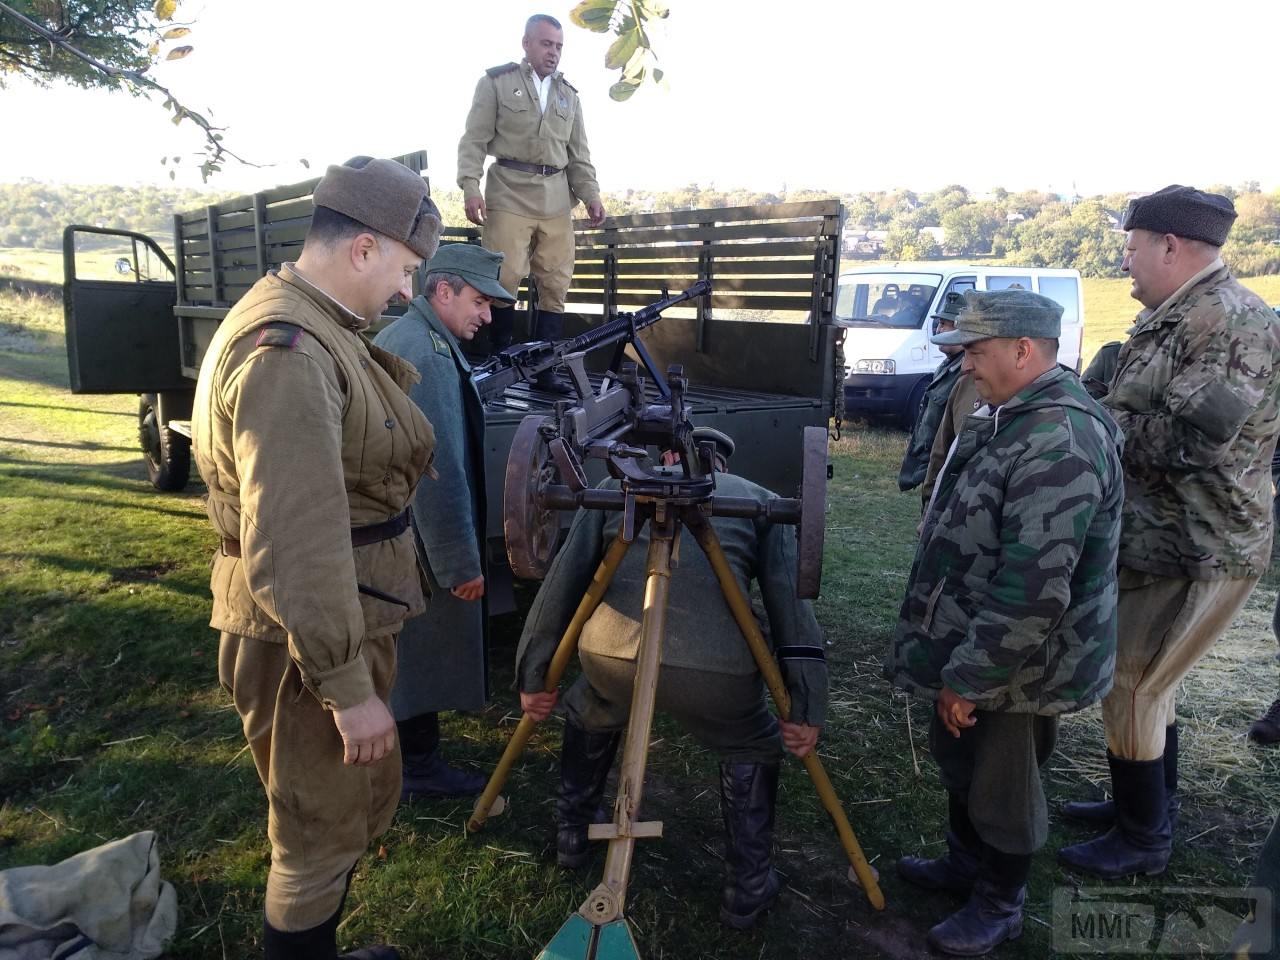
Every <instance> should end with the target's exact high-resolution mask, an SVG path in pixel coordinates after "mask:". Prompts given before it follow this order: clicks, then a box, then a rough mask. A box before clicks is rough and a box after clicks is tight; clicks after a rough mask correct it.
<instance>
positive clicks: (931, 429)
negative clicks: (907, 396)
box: [898, 293, 964, 503]
mask: <svg viewBox="0 0 1280 960" xmlns="http://www.w3.org/2000/svg"><path fill="white" fill-rule="evenodd" d="M963 305H964V297H962V296H961V295H960V294H958V293H948V294H947V296H946V299H945V300H944V301H943V303H942V306H940V307H939V308H938V312H937V313H935V314H934V315H933V321H934V325H933V332H934V333H946V332H947V331H949V330H954V329H955V328H956V317H958V316H959V315H960V310H961V308H962V306H963ZM939 349H941V350H942V352H943V354H945V357H944V359H943V361H942V362H941V363H940V364H938V369H936V370H934V371H933V377H932V379H930V381H929V386H928V387H926V388H925V391H924V400H923V402H922V403H921V404H920V411H919V414H920V415H919V416H918V417H916V422H915V425H914V426H913V427H912V428H911V438H910V439H909V440H908V441H907V453H906V455H905V456H904V457H903V458H902V469H901V470H900V471H899V472H898V489H899V490H901V491H902V492H903V493H906V492H907V491H908V490H914V489H915V488H916V487H918V486H920V484H921V483H923V482H924V478H925V472H926V471H927V470H928V467H929V450H930V449H931V448H932V447H933V438H934V436H935V435H936V434H937V432H938V426H939V424H941V423H942V419H943V415H944V414H945V413H946V412H947V400H949V399H950V398H951V388H952V387H954V386H955V385H956V381H957V380H959V379H960V364H961V363H962V362H963V360H964V348H963V347H959V346H955V345H948V346H943V347H940V348H939ZM924 500H925V502H926V503H927V502H928V500H929V497H928V494H925V497H924Z"/></svg>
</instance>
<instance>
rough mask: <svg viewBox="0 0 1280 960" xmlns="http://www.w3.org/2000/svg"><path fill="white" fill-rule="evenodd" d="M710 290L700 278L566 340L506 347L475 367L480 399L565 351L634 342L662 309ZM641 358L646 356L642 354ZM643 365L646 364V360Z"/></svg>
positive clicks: (544, 366) (494, 396)
mask: <svg viewBox="0 0 1280 960" xmlns="http://www.w3.org/2000/svg"><path fill="white" fill-rule="evenodd" d="M710 292H711V283H710V282H709V281H707V280H699V281H698V282H697V283H695V284H694V285H693V286H691V287H690V288H689V289H688V290H685V291H684V292H683V293H677V294H675V295H674V296H670V297H664V298H663V299H661V300H658V301H656V302H654V303H651V304H649V305H647V306H645V307H641V308H640V309H639V310H637V311H636V312H635V313H623V314H619V315H618V316H617V317H615V318H614V319H613V320H610V321H608V322H607V323H604V324H601V325H600V326H599V327H596V328H594V329H592V330H588V331H586V332H585V333H581V334H579V335H578V336H576V337H573V338H571V339H569V340H562V341H560V342H559V343H552V344H548V343H545V342H540V341H539V342H534V343H528V344H521V345H519V346H515V347H508V348H507V349H506V350H504V351H503V352H502V353H500V354H498V356H496V357H492V358H490V359H489V360H486V361H485V362H484V363H483V364H479V365H477V366H476V367H475V371H474V374H473V380H474V382H475V385H476V390H477V391H479V393H480V400H481V402H483V403H488V402H489V401H490V400H496V399H497V398H498V397H500V396H502V393H503V391H504V390H506V389H507V387H509V386H511V385H512V384H515V383H519V382H520V381H521V380H530V379H532V378H533V377H534V376H536V375H537V374H539V373H541V372H542V371H543V370H550V369H551V368H552V367H555V366H557V365H558V364H559V363H560V361H561V359H562V358H563V357H564V356H565V355H566V354H570V353H586V352H588V351H590V350H595V349H597V348H599V347H605V346H609V345H611V344H615V343H621V342H631V343H634V342H635V335H636V333H638V332H639V331H641V330H643V329H645V327H649V326H652V325H653V324H655V323H657V322H658V321H659V320H660V319H662V311H663V310H666V309H668V308H670V307H674V306H675V305H676V304H678V303H684V302H685V301H686V300H692V299H694V298H695V297H702V296H705V295H706V294H708V293H710ZM642 358H645V355H644V354H643V353H642ZM645 365H646V367H647V366H649V364H648V361H647V359H646V363H645ZM650 373H651V375H653V376H654V377H655V379H657V378H658V376H659V374H658V372H657V371H652V370H651V371H650Z"/></svg>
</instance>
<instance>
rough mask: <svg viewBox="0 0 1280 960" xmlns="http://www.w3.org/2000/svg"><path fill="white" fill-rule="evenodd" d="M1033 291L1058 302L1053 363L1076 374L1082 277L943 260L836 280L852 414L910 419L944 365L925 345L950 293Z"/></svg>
mask: <svg viewBox="0 0 1280 960" xmlns="http://www.w3.org/2000/svg"><path fill="white" fill-rule="evenodd" d="M1010 287H1021V288H1022V289H1024V290H1034V291H1035V292H1036V293H1041V294H1044V295H1045V296H1046V297H1049V298H1050V299H1052V300H1056V301H1057V302H1058V303H1060V304H1062V335H1061V337H1060V338H1059V341H1058V362H1059V363H1063V364H1066V365H1067V366H1068V367H1073V368H1074V369H1075V370H1076V371H1077V372H1079V370H1080V346H1081V341H1082V340H1083V337H1084V296H1083V291H1082V290H1081V287H1080V273H1079V271H1076V270H1059V269H1051V268H1047V267H1008V266H987V265H984V264H974V263H960V262H956V261H950V260H943V261H933V262H919V263H890V264H885V263H868V264H867V265H866V268H865V269H858V270H850V271H847V272H845V273H842V274H841V275H840V287H839V291H838V293H837V295H836V311H835V313H836V315H835V321H836V323H837V324H839V325H840V326H842V327H846V328H847V329H848V332H847V333H846V334H845V339H844V359H845V384H844V395H845V408H846V410H847V411H848V414H849V415H850V416H886V415H888V416H896V417H899V418H901V420H902V421H903V422H904V423H906V424H907V425H908V426H909V425H910V424H911V423H913V422H914V421H915V417H916V413H917V411H918V410H919V409H920V401H921V399H922V398H923V397H924V391H925V387H927V386H928V385H929V378H930V377H931V376H932V374H933V371H934V369H935V368H936V367H937V366H938V364H939V363H941V362H942V351H940V350H939V349H938V348H937V347H936V346H935V345H934V344H932V343H930V342H929V336H930V334H931V333H932V332H933V322H932V320H931V317H932V315H933V313H934V311H935V310H936V309H937V308H938V307H939V306H940V305H941V303H942V301H943V299H944V298H945V297H946V295H947V294H948V293H963V292H964V291H965V290H1005V289H1008V288H1010Z"/></svg>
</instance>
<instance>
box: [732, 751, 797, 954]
mask: <svg viewBox="0 0 1280 960" xmlns="http://www.w3.org/2000/svg"><path fill="white" fill-rule="evenodd" d="M779 768H780V764H777V763H721V764H720V812H721V814H722V816H723V817H724V832H725V863H726V864H727V866H728V881H727V882H726V883H725V886H724V890H723V891H722V893H721V895H720V922H721V923H723V924H726V925H727V926H730V927H733V928H734V929H735V930H746V929H747V928H749V927H752V926H755V922H756V919H757V918H758V917H759V916H760V914H761V913H762V912H764V911H765V910H768V909H769V908H770V907H772V906H773V904H774V902H775V901H776V900H777V899H778V891H779V890H780V889H781V887H782V883H781V881H780V880H779V879H778V874H777V872H776V871H775V870H774V869H773V816H774V809H775V808H776V806H777V802H778V770H779Z"/></svg>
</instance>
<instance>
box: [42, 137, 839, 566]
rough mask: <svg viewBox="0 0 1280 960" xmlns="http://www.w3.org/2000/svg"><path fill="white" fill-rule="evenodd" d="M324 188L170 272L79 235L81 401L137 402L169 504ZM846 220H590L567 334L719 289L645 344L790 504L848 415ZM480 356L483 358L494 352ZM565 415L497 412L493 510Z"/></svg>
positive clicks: (291, 200) (237, 221)
mask: <svg viewBox="0 0 1280 960" xmlns="http://www.w3.org/2000/svg"><path fill="white" fill-rule="evenodd" d="M397 159H399V160H401V162H403V163H405V164H407V165H408V166H409V167H410V168H412V169H413V170H415V171H417V172H419V173H423V171H425V169H426V154H425V153H424V152H422V151H419V152H417V153H414V154H409V155H406V156H403V157H399V158H397ZM317 182H318V180H314V179H313V180H308V181H305V182H302V183H297V184H292V185H289V186H282V187H275V188H272V189H269V190H264V191H262V192H260V193H256V194H253V195H252V196H242V197H236V198H233V199H231V200H226V201H223V202H221V203H216V204H212V205H209V206H207V207H204V208H202V209H199V210H192V211H189V212H186V213H181V214H178V215H176V216H175V217H174V227H173V247H172V249H173V256H172V257H170V256H169V255H168V254H167V253H166V252H165V251H164V250H163V249H162V248H161V246H160V244H159V243H157V241H156V240H155V239H154V238H152V237H148V236H145V235H142V234H138V233H132V232H130V231H127V230H114V229H110V228H104V227H96V226H83V225H72V226H68V227H67V228H66V230H65V232H64V238H63V254H64V273H65V282H64V285H63V298H64V315H65V322H66V334H67V356H68V362H69V366H70V380H71V389H72V392H73V393H130V394H137V395H138V396H139V403H138V431H139V437H140V441H141V447H142V454H143V457H144V459H145V461H146V465H147V472H148V475H149V476H150V478H151V482H152V484H153V485H154V486H155V487H156V489H157V490H162V491H178V490H182V489H183V488H184V487H185V486H186V485H187V483H188V479H189V474H190V465H191V455H190V417H191V408H192V402H193V399H194V393H195V378H196V376H197V374H198V372H199V369H200V361H201V359H202V357H203V356H204V352H205V349H206V348H207V347H208V344H209V341H210V339H211V337H212V336H213V332H214V330H215V329H216V328H217V325H218V323H219V322H220V321H221V320H222V318H223V317H225V316H226V315H227V312H228V310H229V309H230V308H231V306H232V305H233V304H234V303H235V302H236V301H237V300H238V299H239V298H240V297H241V296H242V295H244V293H245V292H246V291H248V289H249V288H250V287H251V286H252V285H253V284H254V283H255V282H256V281H257V280H258V278H259V277H261V276H262V275H263V274H264V273H265V272H266V271H268V270H271V269H274V268H276V267H278V266H279V265H280V264H281V263H284V262H287V261H291V260H294V259H296V257H297V254H298V251H299V250H300V249H301V247H302V242H303V239H304V238H305V236H306V233H307V228H308V226H309V224H310V221H311V212H312V201H311V192H312V190H313V189H314V188H315V185H316V183H317ZM842 220H843V210H842V208H841V205H840V203H839V201H838V200H834V199H833V200H821V201H813V202H805V203H789V204H776V205H767V206H752V207H733V208H722V209H709V210H682V211H677V212H671V213H654V214H642V215H635V216H623V217H613V218H610V219H608V220H606V221H605V222H604V224H603V225H602V226H600V227H598V228H593V227H591V226H589V225H588V224H587V222H586V221H579V222H578V223H576V224H575V230H576V238H577V260H576V263H575V267H574V274H573V282H572V285H571V288H570V292H569V296H568V303H567V305H566V314H567V315H566V322H565V335H566V336H573V335H574V334H576V333H579V332H581V331H582V330H585V329H586V328H587V327H588V326H591V325H594V324H598V323H599V322H600V321H601V320H602V319H603V318H608V317H612V316H614V315H615V314H617V313H618V312H619V311H626V310H628V309H634V308H637V307H640V306H642V305H644V304H647V303H649V302H651V301H653V300H657V299H659V298H661V297H662V296H663V295H664V293H665V292H667V291H670V292H672V293H674V292H678V291H679V290H683V289H684V288H686V287H688V286H690V285H692V284H693V283H694V282H695V281H696V280H699V279H708V280H710V282H711V284H712V293H711V294H710V295H708V296H705V297H700V298H698V299H697V300H696V301H691V305H690V306H689V307H687V308H673V309H672V310H670V311H668V312H667V314H666V315H664V317H663V319H662V320H661V321H660V322H658V323H656V324H654V325H653V326H651V327H649V328H648V329H646V330H645V331H644V332H643V333H642V334H641V337H642V340H643V343H644V344H645V346H646V348H647V349H648V351H649V353H650V354H651V355H652V357H653V358H654V360H655V361H656V367H657V368H658V369H660V370H666V369H667V367H668V366H669V365H670V364H673V363H680V364H683V366H684V373H685V376H686V377H688V379H689V382H690V384H691V385H692V388H693V389H692V390H691V395H692V396H693V397H694V399H695V414H694V419H695V421H696V422H697V423H698V424H705V425H709V426H715V427H718V428H720V429H722V430H724V431H725V432H727V433H728V434H730V435H731V436H732V437H733V438H734V439H735V441H736V442H737V445H738V452H737V453H736V454H735V456H734V458H733V467H734V470H735V472H737V473H740V474H742V475H744V476H746V477H748V478H750V479H752V480H755V481H756V482H758V483H761V484H763V485H764V486H767V487H769V488H770V489H773V490H775V491H777V492H778V493H780V494H782V495H785V496H791V495H794V494H795V492H796V489H797V486H798V484H799V481H800V463H801V449H802V436H803V431H804V428H805V427H806V426H811V425H819V424H820V425H826V424H828V422H829V420H830V418H831V417H832V416H833V414H835V413H836V412H837V408H838V405H839V404H840V402H841V401H842V400H843V394H842V390H841V385H842V382H843V379H844V365H843V358H842V357H841V355H840V343H841V338H842V336H843V333H844V331H843V330H842V329H841V328H839V327H838V326H836V325H835V324H834V323H833V312H834V304H835V294H836V278H837V277H838V275H839V249H840V226H841V222H842ZM104 238H106V239H109V240H110V241H112V242H113V243H114V244H115V245H116V247H117V248H118V249H120V250H122V255H121V256H120V258H119V259H118V260H117V261H116V263H115V268H116V271H117V274H116V276H114V277H112V278H110V279H88V278H85V277H81V276H80V273H79V272H78V270H77V255H78V253H80V252H81V251H82V250H84V249H85V248H86V247H90V246H92V245H94V244H95V243H99V244H100V243H102V242H104ZM443 242H449V243H478V242H479V231H478V230H475V229H471V228H448V229H446V231H445V237H444V241H443ZM531 303H536V291H530V290H528V289H527V288H523V287H522V289H521V293H520V301H519V306H520V308H521V313H520V314H519V315H518V319H517V330H516V333H517V337H518V338H519V335H520V334H522V333H525V332H527V331H528V330H529V329H531V328H532V325H531V323H530V320H531V309H532V308H531V306H530V304H531ZM386 319H389V318H384V322H385V321H386ZM477 346H478V347H479V348H481V349H483V348H484V346H485V344H484V341H483V337H482V338H479V339H478V342H477ZM597 353H598V354H600V355H599V356H596V355H593V356H592V357H590V358H589V363H588V366H589V368H590V369H593V370H594V371H596V373H595V376H597V377H598V376H600V375H602V374H603V373H604V372H605V367H606V366H607V365H608V364H609V363H610V361H611V360H612V359H613V357H612V356H611V355H610V354H611V351H610V350H608V349H603V350H600V351H597ZM596 382H597V383H598V380H597V381H596ZM562 399H563V398H562V397H560V396H558V395H555V394H547V393H542V392H539V391H538V390H536V389H534V388H533V387H532V385H530V384H528V383H519V384H516V385H514V386H511V387H508V388H507V390H506V391H505V393H504V395H503V396H502V397H501V398H499V399H497V400H494V401H491V402H490V403H488V404H487V406H486V423H487V428H488V429H487V435H486V444H487V453H486V475H487V487H488V489H487V493H488V496H489V498H490V502H491V503H495V504H496V503H501V502H502V501H501V498H502V478H503V472H504V469H505V465H506V460H507V452H508V450H509V449H510V446H511V441H512V437H513V436H514V434H515V431H516V428H517V427H518V426H519V424H520V421H521V420H522V419H523V418H524V417H525V416H527V415H529V414H531V413H539V412H550V411H551V410H552V409H553V406H554V404H555V402H556V401H558V400H562ZM837 425H838V421H837ZM488 534H489V538H490V545H491V554H492V556H493V558H494V559H495V560H497V561H502V560H503V558H504V551H503V550H502V549H501V546H502V511H501V510H496V509H495V510H490V511H489V530H488ZM495 548H496V549H495Z"/></svg>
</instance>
